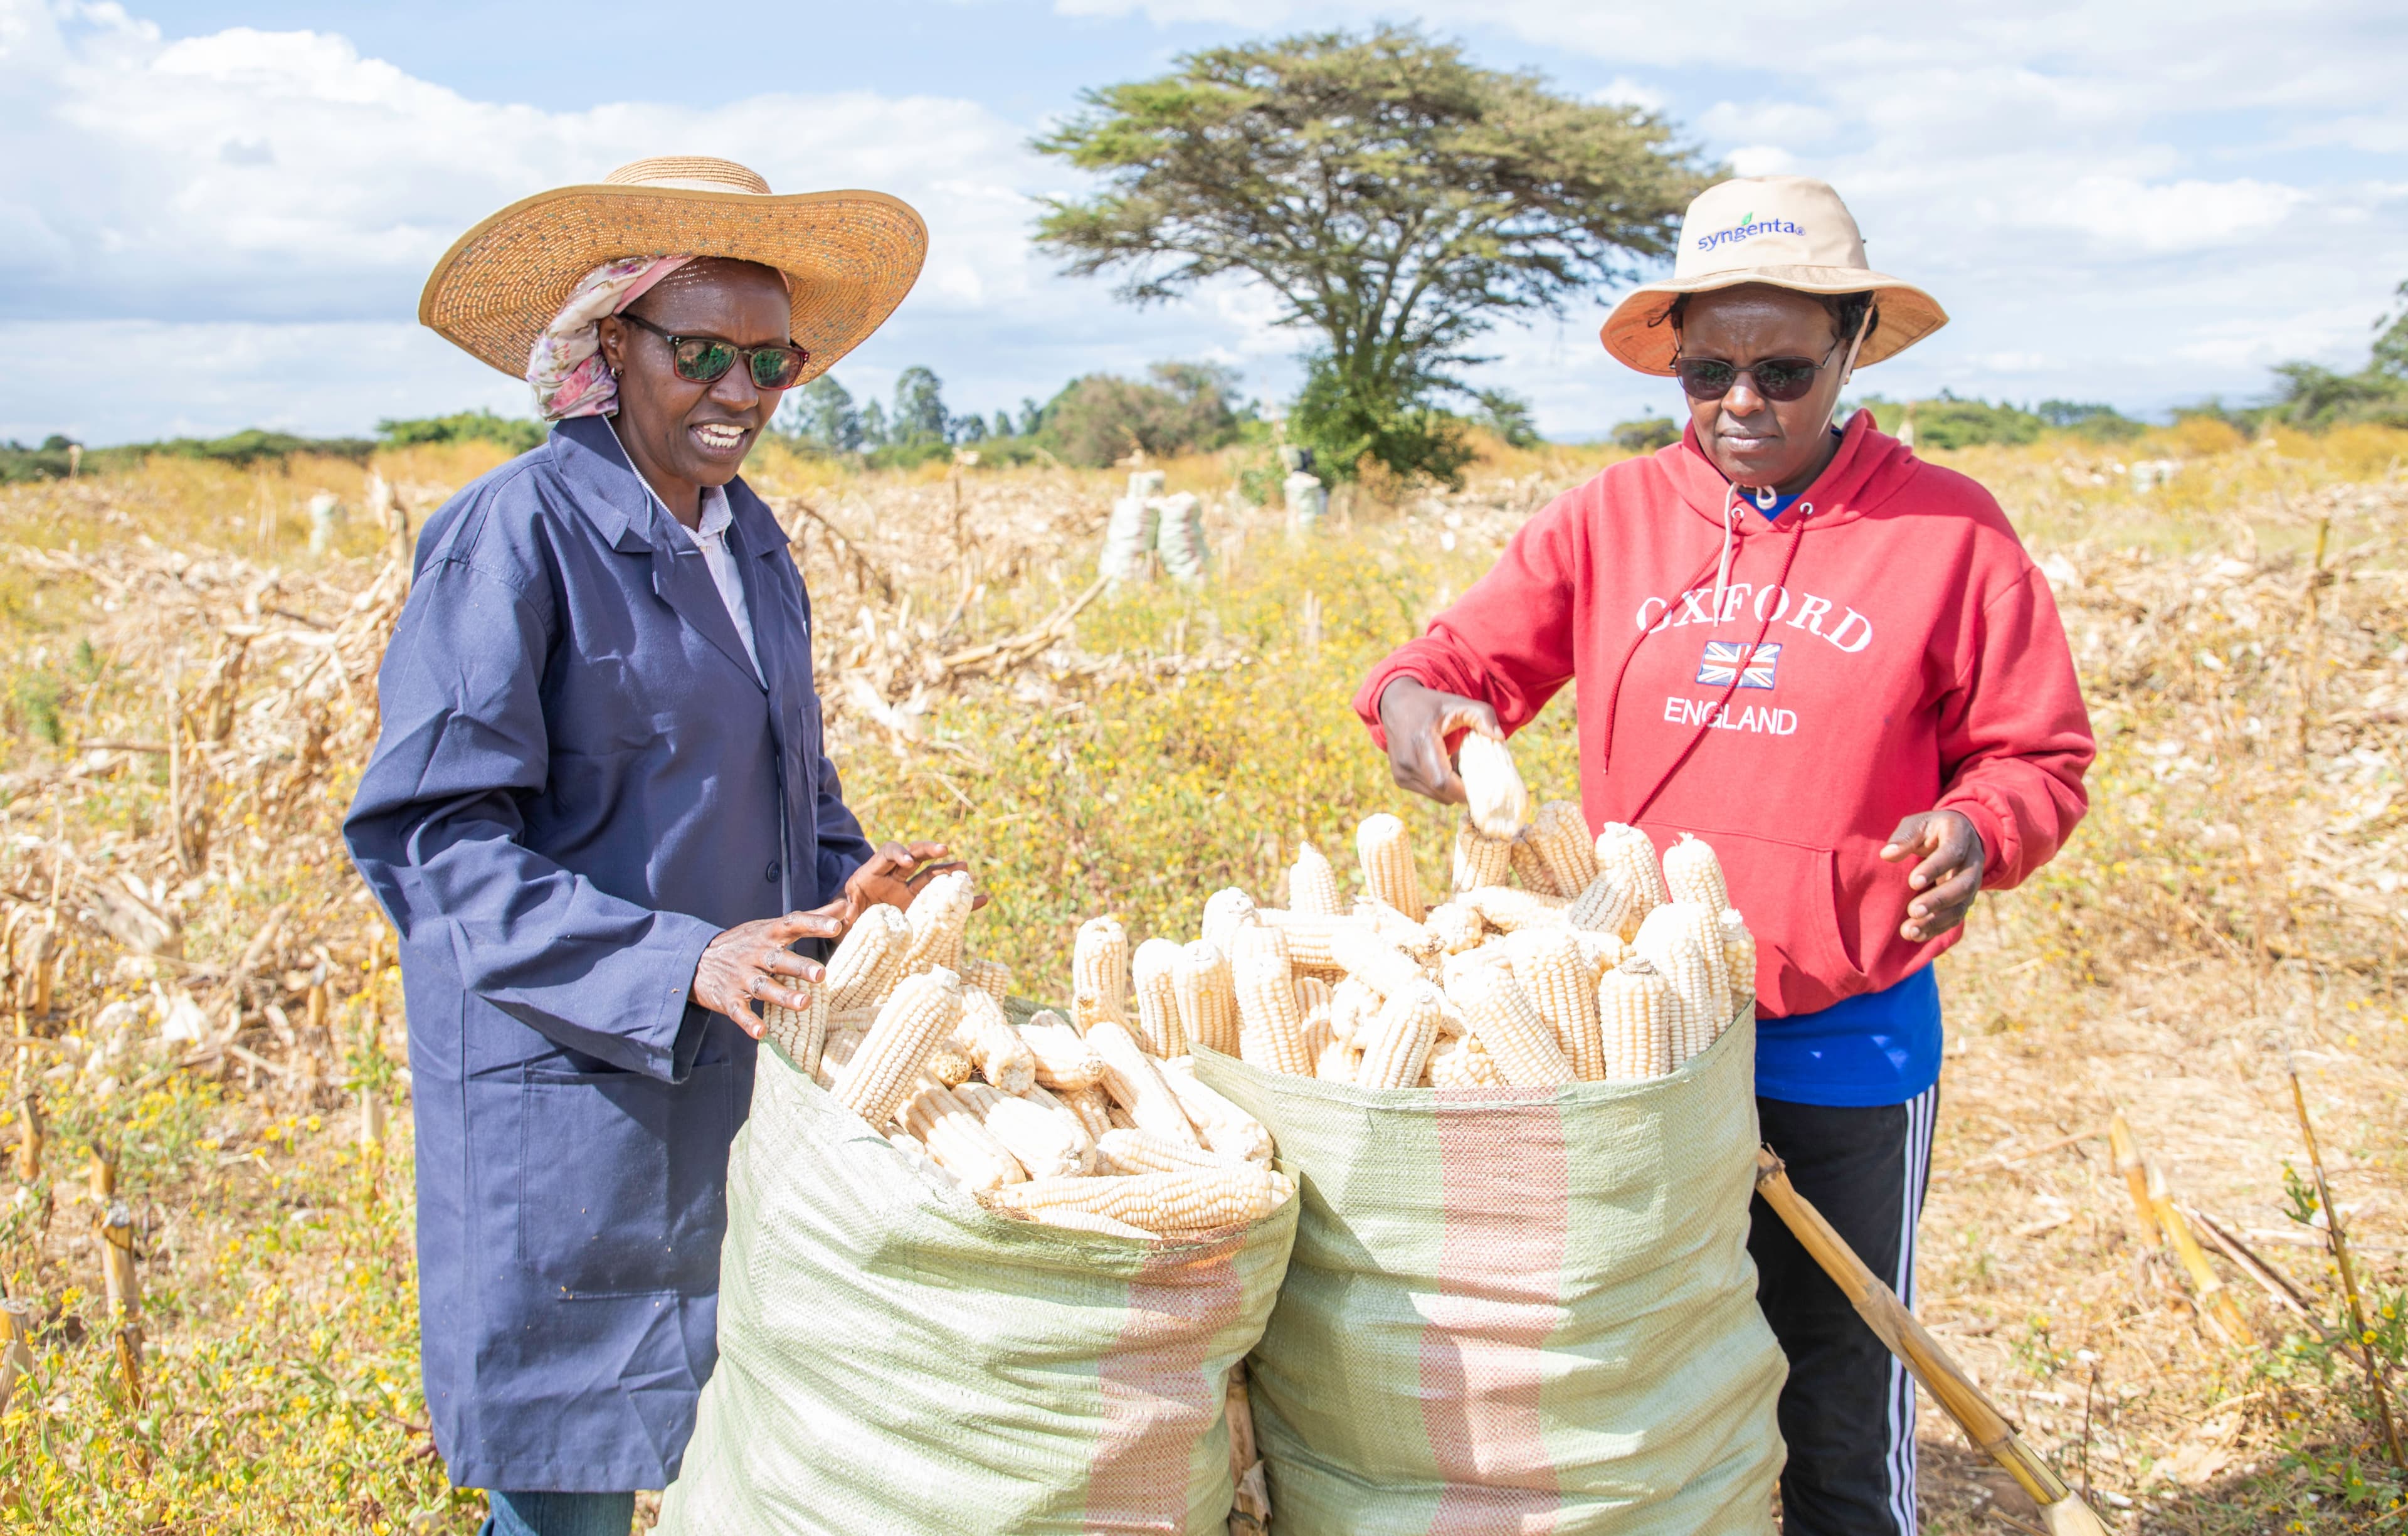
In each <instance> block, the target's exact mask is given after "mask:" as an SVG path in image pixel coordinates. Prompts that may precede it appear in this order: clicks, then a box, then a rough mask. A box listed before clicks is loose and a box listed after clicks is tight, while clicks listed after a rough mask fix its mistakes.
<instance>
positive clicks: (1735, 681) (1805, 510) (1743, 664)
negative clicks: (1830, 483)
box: [1606, 501, 1814, 826]
mask: <svg viewBox="0 0 2408 1536" xmlns="http://www.w3.org/2000/svg"><path fill="white" fill-rule="evenodd" d="M1791 512H1792V515H1794V516H1795V517H1796V518H1797V519H1798V523H1797V525H1796V526H1795V527H1793V528H1791V529H1790V530H1789V550H1788V553H1785V554H1784V555H1783V556H1782V557H1781V574H1780V576H1779V577H1778V578H1776V579H1775V580H1774V581H1773V583H1772V584H1773V585H1774V586H1775V587H1786V586H1787V585H1788V584H1789V570H1790V567H1793V566H1795V565H1796V564H1797V563H1798V547H1799V545H1800V544H1803V543H1804V542H1805V541H1806V522H1807V520H1808V519H1809V518H1811V517H1813V515H1814V504H1813V502H1809V501H1801V502H1799V504H1798V505H1797V506H1796V507H1794V508H1792V509H1791ZM1714 616H1715V617H1716V618H1717V619H1719V618H1720V617H1721V616H1722V610H1721V609H1720V608H1717V609H1715V610H1714ZM1770 633H1772V615H1771V614H1770V613H1767V614H1765V615H1764V616H1763V618H1762V619H1761V620H1760V621H1759V622H1758V623H1757V624H1756V639H1754V640H1753V641H1751V642H1749V645H1748V648H1747V650H1746V651H1744V652H1742V653H1741V654H1740V655H1739V656H1738V657H1737V658H1736V659H1735V660H1734V661H1733V663H1732V665H1731V680H1730V682H1728V683H1727V684H1726V685H1725V686H1724V688H1723V696H1722V697H1720V698H1718V699H1716V700H1714V702H1713V707H1712V708H1711V709H1709V710H1707V711H1706V712H1705V716H1704V718H1703V719H1702V720H1701V721H1700V722H1699V725H1698V728H1697V730H1696V731H1695V732H1694V733H1693V734H1692V735H1691V736H1690V738H1689V744H1688V745H1687V746H1685V747H1683V748H1682V749H1681V754H1680V755H1679V756H1678V757H1675V758H1673V759H1672V761H1671V763H1670V766H1669V767H1667V768H1665V769H1664V772H1663V774H1662V775H1661V776H1660V777H1658V778H1657V779H1656V784H1655V787H1654V788H1652V789H1650V790H1649V791H1648V792H1647V793H1646V795H1645V796H1644V797H1641V799H1640V801H1639V803H1638V804H1637V805H1635V806H1633V807H1632V808H1631V811H1630V825H1633V826H1636V825H1639V819H1640V818H1641V816H1644V815H1646V814H1647V808H1648V807H1650V806H1652V805H1654V804H1655V803H1656V796H1658V795H1661V794H1663V793H1664V786H1665V785H1667V784H1669V783H1670V782H1672V775H1674V774H1676V773H1678V772H1680V771H1681V769H1682V768H1684V767H1686V766H1687V764H1688V761H1689V758H1690V757H1691V755H1693V754H1695V753H1696V752H1697V750H1698V747H1699V744H1700V743H1702V742H1703V741H1704V740H1705V739H1706V733H1707V732H1708V731H1710V730H1713V728H1714V722H1715V721H1716V720H1718V719H1720V718H1721V717H1722V715H1723V713H1724V711H1727V710H1728V709H1729V708H1730V701H1731V696H1732V695H1733V694H1736V693H1738V692H1739V685H1740V682H1741V681H1742V679H1744V678H1745V677H1746V676H1747V664H1748V663H1749V662H1751V661H1753V660H1755V659H1756V651H1757V649H1758V648H1759V647H1761V646H1762V645H1763V644H1764V637H1765V636H1767V635H1769V634H1770ZM1640 639H1646V637H1645V636H1644V635H1642V636H1641V637H1640ZM1638 649H1639V648H1638V647H1637V646H1635V645H1634V646H1632V647H1631V653H1632V654H1634V655H1635V654H1637V653H1638ZM1629 666H1630V662H1629V658H1628V657H1625V658H1623V669H1624V670H1625V671H1626V672H1627V670H1628V669H1629ZM1614 686H1615V688H1616V690H1617V691H1619V689H1620V687H1621V680H1620V679H1619V678H1617V679H1616V680H1615V683H1614ZM1606 718H1607V720H1608V721H1609V722H1611V720H1612V719H1613V712H1612V711H1607V716H1606ZM1609 750H1610V748H1609Z"/></svg>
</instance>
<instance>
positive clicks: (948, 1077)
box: [920, 1041, 978, 1088]
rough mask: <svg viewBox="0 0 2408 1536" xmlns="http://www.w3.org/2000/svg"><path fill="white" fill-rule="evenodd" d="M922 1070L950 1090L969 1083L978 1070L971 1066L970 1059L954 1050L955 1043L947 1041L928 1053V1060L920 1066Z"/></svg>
mask: <svg viewBox="0 0 2408 1536" xmlns="http://www.w3.org/2000/svg"><path fill="white" fill-rule="evenodd" d="M920 1070H921V1071H923V1072H925V1073H926V1074H927V1075H928V1076H930V1077H932V1078H935V1079H936V1080H937V1082H938V1083H939V1084H941V1085H942V1086H944V1087H948V1088H950V1087H953V1085H954V1084H961V1083H968V1081H969V1080H970V1076H971V1074H972V1073H974V1072H976V1071H977V1070H978V1069H977V1068H975V1067H973V1066H971V1065H970V1058H969V1057H968V1056H966V1055H962V1054H961V1053H960V1052H959V1051H956V1050H954V1049H953V1042H952V1041H946V1042H944V1043H943V1044H941V1045H939V1046H938V1047H937V1048H936V1049H935V1050H933V1051H931V1052H929V1053H928V1059H927V1060H926V1061H924V1062H922V1063H921V1064H920Z"/></svg>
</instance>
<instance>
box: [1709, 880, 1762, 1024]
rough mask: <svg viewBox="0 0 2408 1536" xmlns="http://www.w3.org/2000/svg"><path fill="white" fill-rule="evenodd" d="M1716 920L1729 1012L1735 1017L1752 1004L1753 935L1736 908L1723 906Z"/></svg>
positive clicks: (1753, 982) (1754, 976)
mask: <svg viewBox="0 0 2408 1536" xmlns="http://www.w3.org/2000/svg"><path fill="white" fill-rule="evenodd" d="M1716 921H1717V922H1718V923H1720V924H1721V925H1722V930H1723V969H1724V970H1726V971H1727V972H1728V973H1729V974H1730V1012H1731V1015H1732V1016H1733V1017H1737V1016H1738V1014H1739V1012H1740V1010H1741V1009H1742V1008H1746V1007H1748V1006H1749V1005H1750V1004H1752V1003H1754V1002H1755V1001H1756V935H1754V934H1752V933H1750V932H1748V931H1747V919H1745V918H1743V917H1742V916H1740V914H1739V909H1738V908H1736V907H1726V908H1724V909H1723V910H1722V912H1721V914H1720V915H1719V916H1718V917H1717V918H1716Z"/></svg>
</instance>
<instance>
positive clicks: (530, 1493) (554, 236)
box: [344, 159, 948, 1536]
mask: <svg viewBox="0 0 2408 1536" xmlns="http://www.w3.org/2000/svg"><path fill="white" fill-rule="evenodd" d="M925 248H926V232H925V229H924V227H923V226H922V224H921V223H920V220H919V218H918V216H917V215H916V214H914V213H913V212H912V211H911V209H910V208H908V207H906V206H904V205H903V204H902V203H900V202H897V201H896V199H894V198H892V197H887V196H884V195H882V194H877V193H868V192H832V193H813V194H801V195H787V196H777V195H773V194H771V193H770V192H769V189H768V187H767V184H765V183H764V182H763V181H762V179H760V178H759V177H758V176H755V175H754V174H753V172H751V171H749V170H746V169H745V168H744V167H742V166H740V165H732V164H729V163H728V162H725V161H718V160H698V159H672V160H648V161H639V162H638V163H636V164H635V165H626V166H623V167H621V168H620V169H619V170H616V171H613V172H612V173H611V174H610V176H609V178H608V179H606V180H605V181H604V182H603V183H602V184H600V185H595V186H575V187H565V188H562V189H560V190H558V191H554V192H548V193H543V194H538V195H537V196H534V197H530V198H527V199H525V200H524V201H523V202H520V203H516V204H513V205H512V206H510V207H509V208H504V209H503V210H502V211H501V212H499V213H496V214H495V215H494V216H493V217H492V218H490V219H487V220H486V221H485V222H484V223H480V224H479V225H478V226H477V227H476V228H474V229H472V230H470V231H469V232H468V233H467V234H466V235H465V236H463V237H461V239H460V241H459V243H458V244H456V245H454V246H453V247H452V250H451V251H450V252H449V253H448V254H446V255H445V256H444V258H443V259H442V261H441V262H439V263H438V264H437V266H436V268H435V272H434V275H433V276H432V277H431V278H430V279H428V280H427V284H426V292H425V296H424V298H423V300H422V302H421V305H420V318H421V319H422V320H423V321H424V322H425V323H427V324H428V325H430V326H432V327H434V328H435V329H436V330H437V331H438V332H439V333H441V334H442V335H443V336H445V337H449V338H450V339H451V340H452V341H454V342H456V343H458V344H459V345H460V346H462V347H464V348H466V350H467V351H469V352H472V353H474V354H475V355H476V356H478V357H480V358H481V359H483V360H484V361H486V362H488V363H491V364H493V365H494V366H495V367H498V368H502V369H504V370H505V371H508V372H510V373H513V374H518V373H523V374H524V375H525V377H526V378H527V380H528V381H529V382H530V383H531V384H533V385H534V387H535V392H536V399H537V402H538V407H539V409H541V410H542V412H543V414H544V415H545V416H546V417H547V418H549V419H550V420H552V422H553V423H555V424H554V425H553V427H552V436H551V439H550V440H549V441H548V442H546V443H545V444H544V445H543V446H542V447H540V448H538V449H536V450H535V451H534V452H529V453H526V454H523V455H522V456H520V457H519V458H517V459H515V460H513V461H511V462H510V463H509V464H507V465H505V466H503V467H501V468H499V469H496V470H495V471H494V472H493V473H492V474H489V475H487V476H485V477H484V478H483V479H481V480H480V481H477V482H476V483H475V484H473V485H471V486H469V487H468V488H467V489H466V490H465V491H463V492H461V493H460V495H457V496H455V497H453V498H452V501H451V502H450V504H449V505H447V506H446V507H445V508H444V509H443V510H442V511H440V512H439V513H437V515H436V516H435V517H434V518H433V519H431V520H430V521H429V522H428V524H427V525H426V528H425V531H424V532H423V535H422V536H421V538H420V540H419V545H418V556H417V567H416V582H415V585H414V586H413V587H412V589H411V592H410V596H409V605H408V607H407V608H406V609H405V610H403V613H402V617H401V622H400V625H399V627H398V628H397V629H396V630H395V632H394V639H393V643H392V646H391V648H390V649H389V650H388V651H387V653H386V655H385V661H384V666H383V669H382V671H381V672H380V674H379V677H378V686H379V690H380V704H381V707H382V711H383V728H382V734H381V737H380V739H379V741H378V743H377V750H376V754H375V756H374V758H373V759H372V760H371V762H370V763H369V765H368V768H367V772H366V777H365V778H364V779H363V780H362V782H361V784H360V792H359V798H358V800H357V802H356V803H355V804H354V805H353V806H352V808H351V817H350V820H349V821H348V822H347V824H346V825H345V829H344V830H345V834H346V836H347V838H348V839H349V840H350V844H351V853H352V856H353V857H354V858H355V859H356V860H357V861H358V863H359V866H360V868H361V871H362V872H363V873H364V874H365V875H366V877H367V879H368V881H369V883H370V884H371V885H372V886H373V887H374V888H375V890H376V893H377V896H378V897H379V899H380V901H381V902H382V903H383V905H384V909H385V911H386V912H388V913H389V914H390V915H391V916H392V918H393V921H394V926H395V927H396V928H397V929H398V930H399V932H400V935H401V964H402V982H403V986H404V989H405V991H406V993H407V996H408V998H409V1037H410V1038H409V1045H410V1052H409V1055H410V1069H411V1074H412V1077H411V1089H412V1098H413V1101H414V1103H415V1105H416V1112H417V1148H418V1153H417V1160H418V1230H419V1284H420V1295H421V1305H422V1312H423V1318H424V1325H423V1329H422V1334H421V1343H422V1355H423V1368H424V1371H425V1381H426V1400H427V1405H428V1408H429V1410H430V1412H431V1414H432V1417H433V1419H434V1428H435V1438H436V1443H437V1445H438V1446H439V1447H440V1448H441V1450H442V1452H443V1454H444V1457H445V1458H446V1460H447V1462H448V1465H449V1467H450V1470H451V1473H452V1478H453V1480H454V1481H455V1482H457V1483H459V1484H461V1485H462V1486H474V1487H482V1488H487V1489H490V1490H494V1492H493V1495H492V1508H493V1517H492V1519H491V1520H490V1521H489V1523H488V1525H487V1527H486V1529H487V1531H488V1532H500V1533H503V1536H522V1533H525V1532H534V1533H536V1536H565V1533H577V1536H583V1533H586V1532H599V1531H604V1530H608V1531H609V1532H610V1533H611V1536H625V1532H626V1530H627V1527H628V1521H629V1517H630V1512H631V1508H632V1500H633V1497H634V1496H633V1492H632V1490H635V1489H638V1488H657V1487H662V1486H667V1483H668V1481H669V1480H670V1479H671V1478H673V1477H674V1476H675V1475H676V1474H677V1469H678V1462H679V1458H680V1457H681V1455H682V1454H683V1451H684V1448H685V1443H686V1438H687V1435H688V1433H689V1432H690V1430H691V1429H692V1427H693V1423H694V1413H695V1398H696V1395H697V1394H698V1393H699V1391H700V1389H701V1386H702V1383H703V1380H704V1378H706V1377H707V1376H709V1375H710V1370H711V1366H712V1363H713V1361H714V1359H715V1357H716V1348H715V1328H714V1323H715V1316H716V1299H717V1290H718V1266H719V1248H720V1236H721V1233H722V1230H723V1228H724V1225H725V1193H724V1180H725V1176H726V1168H727V1149H728V1143H729V1141H731V1139H732V1138H733V1137H734V1136H735V1133H736V1128H737V1126H738V1122H739V1121H740V1120H741V1119H742V1118H743V1115H744V1111H745V1107H746V1106H747V1105H748V1104H749V1103H750V1102H751V1101H752V1076H753V1060H754V1044H753V1041H755V1039H757V1038H758V1036H759V1035H760V1033H761V1029H762V1021H761V1018H760V1016H759V1015H758V1014H756V1013H755V1012H754V1005H755V1004H756V1003H775V1004H781V1005H782V1006H785V1007H788V1008H796V1009H799V1008H804V1007H807V1006H808V1005H809V1001H810V998H809V994H810V989H811V988H812V987H814V986H816V985H817V984H819V983H820V980H821V974H820V968H819V966H818V965H817V964H816V963H815V962H814V961H812V960H810V959H808V958H806V957H804V956H803V955H799V954H796V953H795V950H794V948H793V946H794V945H795V944H796V942H797V941H803V940H817V941H821V942H823V943H824V941H825V940H832V939H835V938H837V937H838V936H839V935H840V934H841V933H842V932H843V931H844V929H845V926H846V924H847V923H848V922H849V921H850V919H851V918H852V917H853V915H855V914H856V913H858V912H860V911H861V910H863V909H864V908H865V907H866V906H867V905H868V904H870V903H872V902H880V901H883V902H890V903H893V904H895V905H897V906H903V905H908V904H909V903H910V899H911V896H912V893H913V892H914V891H915V890H916V889H917V888H918V887H919V885H920V884H921V883H922V882H924V881H925V879H927V878H928V876H929V875H930V874H932V873H934V872H935V870H936V869H937V868H947V867H948V866H941V865H938V864H936V863H935V862H933V861H936V860H939V859H942V858H943V857H944V854H945V851H944V850H943V849H942V848H940V847H938V846H936V845H934V844H929V843H908V844H897V843H888V844H886V845H884V846H883V847H878V848H873V847H872V845H871V844H870V843H869V842H868V840H866V839H865V838H864V837H863V835H862V832H861V828H860V825H858V824H857V823H856V822H855V821H854V819H853V813H852V812H851V811H848V810H846V809H845V805H844V801H843V797H842V791H841V789H840V787H839V784H838V782H837V776H836V771H835V769H834V768H832V767H831V766H830V764H829V762H828V760H827V757H826V755H825V754H824V751H823V749H822V743H821V734H820V709H819V701H818V698H817V696H815V695H814V694H813V692H812V687H811V649H810V597H809V595H808V594H806V593H805V592H804V590H803V584H802V581H801V578H800V575H799V574H798V572H797V571H796V567H795V562H794V560H793V559H792V558H791V557H790V556H789V555H788V553H787V548H786V538H785V535H784V533H783V532H782V531H781V529H780V528H779V526H778V524H777V522H776V520H775V519H774V518H772V517H771V516H770V514H769V510H768V509H767V507H766V506H764V505H763V504H762V501H761V498H760V497H758V496H757V495H753V492H752V491H751V490H750V489H748V488H747V487H746V486H745V484H744V482H743V481H741V480H739V479H738V478H737V470H738V467H740V466H741V465H742V463H743V461H744V455H745V453H746V452H747V450H749V449H750V448H751V447H752V445H753V441H754V439H755V438H758V436H759V435H760V432H761V429H762V428H763V427H765V426H766V425H767V424H768V422H769V420H770V417H771V415H772V414H773V413H774V412H775V411H776V409H777V407H778V402H779V399H780V397H781V395H783V393H784V392H785V391H786V390H788V389H790V388H792V387H794V386H795V385H796V384H799V383H801V382H803V381H804V380H807V379H810V378H811V377H812V376H814V375H816V374H818V373H821V372H823V371H824V370H825V369H826V368H827V367H828V366H830V365H831V364H833V363H834V362H835V361H836V360H837V359H839V358H840V357H842V356H843V355H844V354H845V353H846V352H849V351H851V350H852V349H853V347H855V346H856V345H858V344H859V343H860V342H861V341H862V339H863V338H864V337H867V336H868V335H869V333H870V332H872V331H873V330H875V329H877V327H878V325H879V324H880V323H881V322H882V321H884V320H885V318H886V317H887V315H888V314H890V313H891V312H892V311H893V310H894V309H895V307H896V305H897V304H899V303H900V302H901V301H902V298H903V295H904V294H906V293H907V292H909V291H910V287H911V283H912V281H913V280H914V279H915V278H916V276H917V275H918V273H919V270H920V263H921V258H922V255H923V253H924V252H925Z"/></svg>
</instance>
